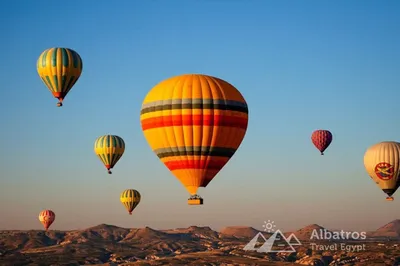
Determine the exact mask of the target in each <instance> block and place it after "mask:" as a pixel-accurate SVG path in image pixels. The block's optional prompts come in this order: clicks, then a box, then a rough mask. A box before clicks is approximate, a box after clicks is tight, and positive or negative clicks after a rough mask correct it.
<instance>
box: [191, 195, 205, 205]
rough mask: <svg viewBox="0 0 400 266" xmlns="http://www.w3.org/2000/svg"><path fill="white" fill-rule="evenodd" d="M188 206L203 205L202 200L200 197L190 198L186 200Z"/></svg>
mask: <svg viewBox="0 0 400 266" xmlns="http://www.w3.org/2000/svg"><path fill="white" fill-rule="evenodd" d="M188 204H189V205H203V199H202V198H201V197H200V196H197V195H195V196H192V197H190V198H189V199H188Z"/></svg>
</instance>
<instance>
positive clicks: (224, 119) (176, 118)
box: [142, 115, 248, 130]
mask: <svg viewBox="0 0 400 266" xmlns="http://www.w3.org/2000/svg"><path fill="white" fill-rule="evenodd" d="M247 123H248V119H247V118H246V117H235V116H228V115H172V116H159V117H153V118H147V119H143V120H142V130H148V129H152V128H158V127H172V126H214V127H233V128H240V129H246V128H247Z"/></svg>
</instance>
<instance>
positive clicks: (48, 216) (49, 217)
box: [39, 210, 56, 231]
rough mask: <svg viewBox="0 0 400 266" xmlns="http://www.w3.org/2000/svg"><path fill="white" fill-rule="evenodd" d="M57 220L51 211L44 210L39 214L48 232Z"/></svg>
mask: <svg viewBox="0 0 400 266" xmlns="http://www.w3.org/2000/svg"><path fill="white" fill-rule="evenodd" d="M55 219H56V215H55V214H54V212H53V211H51V210H44V211H41V212H40V213H39V221H40V222H41V223H42V224H43V226H44V229H45V230H46V231H47V229H49V227H50V225H51V224H52V223H53V222H54V220H55Z"/></svg>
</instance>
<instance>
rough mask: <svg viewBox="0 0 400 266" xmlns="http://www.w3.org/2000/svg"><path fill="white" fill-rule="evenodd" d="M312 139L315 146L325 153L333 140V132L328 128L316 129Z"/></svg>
mask: <svg viewBox="0 0 400 266" xmlns="http://www.w3.org/2000/svg"><path fill="white" fill-rule="evenodd" d="M311 141H312V143H313V144H314V146H315V147H316V148H317V149H318V150H319V151H320V152H321V155H324V151H325V150H326V149H327V148H328V147H329V145H330V144H331V142H332V133H331V132H330V131H328V130H323V129H319V130H315V131H314V132H313V133H312V135H311Z"/></svg>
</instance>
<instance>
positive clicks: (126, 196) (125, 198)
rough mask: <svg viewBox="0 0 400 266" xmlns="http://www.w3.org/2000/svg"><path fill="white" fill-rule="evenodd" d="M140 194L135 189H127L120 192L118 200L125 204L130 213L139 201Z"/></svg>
mask: <svg viewBox="0 0 400 266" xmlns="http://www.w3.org/2000/svg"><path fill="white" fill-rule="evenodd" d="M141 198H142V197H141V195H140V193H139V191H137V190H135V189H127V190H124V191H123V192H122V193H121V196H120V197H119V200H120V201H121V203H122V204H123V205H124V206H125V208H126V209H127V211H128V212H129V214H132V211H133V210H134V209H135V208H136V207H137V205H138V204H139V203H140V200H141Z"/></svg>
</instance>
